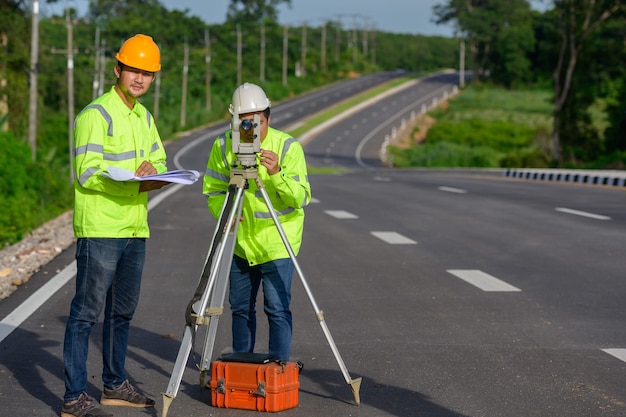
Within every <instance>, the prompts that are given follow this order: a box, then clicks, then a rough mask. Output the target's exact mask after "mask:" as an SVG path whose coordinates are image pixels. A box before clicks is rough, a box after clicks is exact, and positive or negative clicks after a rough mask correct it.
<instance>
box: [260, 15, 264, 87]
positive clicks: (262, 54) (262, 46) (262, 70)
mask: <svg viewBox="0 0 626 417" xmlns="http://www.w3.org/2000/svg"><path fill="white" fill-rule="evenodd" d="M259 79H260V80H261V81H265V22H261V70H260V74H259Z"/></svg>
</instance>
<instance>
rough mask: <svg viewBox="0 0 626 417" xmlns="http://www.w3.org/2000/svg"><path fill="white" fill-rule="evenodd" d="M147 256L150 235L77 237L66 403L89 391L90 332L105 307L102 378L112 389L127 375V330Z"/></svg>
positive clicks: (66, 348) (68, 330)
mask: <svg viewBox="0 0 626 417" xmlns="http://www.w3.org/2000/svg"><path fill="white" fill-rule="evenodd" d="M145 254H146V240H145V239H103V238H97V239H91V238H80V239H78V242H77V244H76V266H77V272H76V294H75V295H74V299H73V300H72V304H71V306H70V315H69V317H68V319H67V325H66V328H65V341H64V346H63V361H64V365H65V395H64V397H63V399H64V401H65V402H69V401H72V400H75V399H77V398H78V397H79V396H80V394H81V393H82V392H87V354H88V348H89V335H90V334H91V328H92V326H93V325H94V324H95V323H96V322H97V321H98V317H99V316H100V313H101V312H102V309H103V308H104V320H103V329H102V362H103V370H102V382H103V384H104V386H105V387H106V388H109V389H111V388H116V387H117V386H119V385H120V384H121V383H122V382H124V380H125V379H126V374H125V372H124V365H125V362H126V351H127V348H128V333H129V330H130V321H131V319H132V318H133V315H134V314H135V308H136V307H137V303H138V301H139V291H140V287H141V274H142V271H143V265H144V260H145Z"/></svg>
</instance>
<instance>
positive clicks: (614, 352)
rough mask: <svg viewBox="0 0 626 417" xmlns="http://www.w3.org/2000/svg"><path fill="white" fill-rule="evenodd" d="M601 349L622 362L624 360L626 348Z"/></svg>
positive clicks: (625, 360)
mask: <svg viewBox="0 0 626 417" xmlns="http://www.w3.org/2000/svg"><path fill="white" fill-rule="evenodd" d="M602 351H603V352H605V353H608V354H609V355H611V356H614V357H616V358H617V359H619V360H620V361H622V362H626V349H602Z"/></svg>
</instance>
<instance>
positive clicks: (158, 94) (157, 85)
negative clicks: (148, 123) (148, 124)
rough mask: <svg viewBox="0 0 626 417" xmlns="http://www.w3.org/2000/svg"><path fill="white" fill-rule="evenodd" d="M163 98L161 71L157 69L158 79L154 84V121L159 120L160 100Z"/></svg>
mask: <svg viewBox="0 0 626 417" xmlns="http://www.w3.org/2000/svg"><path fill="white" fill-rule="evenodd" d="M160 98H161V71H157V73H156V80H155V86H154V109H153V110H154V114H153V115H152V117H154V122H155V123H156V122H158V120H159V100H160Z"/></svg>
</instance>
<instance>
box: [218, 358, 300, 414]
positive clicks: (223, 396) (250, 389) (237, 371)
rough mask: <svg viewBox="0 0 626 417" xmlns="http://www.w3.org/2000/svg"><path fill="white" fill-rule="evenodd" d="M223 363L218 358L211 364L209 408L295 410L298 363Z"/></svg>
mask: <svg viewBox="0 0 626 417" xmlns="http://www.w3.org/2000/svg"><path fill="white" fill-rule="evenodd" d="M234 355H241V354H234ZM252 355H258V354H252ZM224 359H225V358H223V357H222V358H218V359H217V360H216V361H214V362H213V363H212V364H211V381H210V384H209V385H210V388H211V405H212V406H214V407H220V408H237V409H242V410H256V411H266V412H277V411H282V410H287V409H289V408H294V407H297V406H298V389H299V388H300V381H299V379H298V378H299V375H300V370H301V369H302V363H300V362H281V361H269V360H268V361H266V362H267V363H249V361H247V360H246V362H231V361H230V359H226V360H224ZM244 360H245V359H244Z"/></svg>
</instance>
